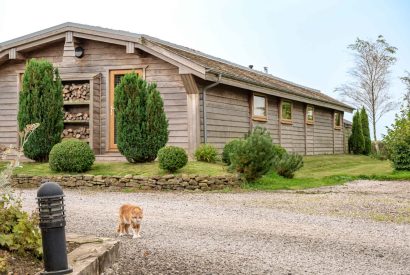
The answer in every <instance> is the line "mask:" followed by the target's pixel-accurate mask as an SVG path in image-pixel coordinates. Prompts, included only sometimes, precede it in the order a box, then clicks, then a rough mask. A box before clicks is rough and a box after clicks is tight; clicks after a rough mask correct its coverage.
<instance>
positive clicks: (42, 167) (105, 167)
mask: <svg viewBox="0 0 410 275" xmlns="http://www.w3.org/2000/svg"><path fill="white" fill-rule="evenodd" d="M14 173H15V174H21V175H23V174H24V175H33V176H46V175H66V174H70V173H56V172H53V171H51V170H50V167H49V165H48V163H33V162H30V163H23V167H22V168H17V169H16V170H15V172H14ZM227 173H228V172H227V167H226V166H223V165H220V164H216V163H205V162H196V161H190V162H188V164H187V165H186V166H185V167H184V168H182V169H181V170H179V171H178V172H177V173H176V174H188V175H209V176H214V175H224V174H227ZM72 174H75V173H72ZM85 174H88V175H107V176H109V175H110V176H125V175H140V176H155V175H165V174H166V172H165V171H164V170H161V169H160V168H159V167H158V162H150V163H143V164H132V163H128V162H110V163H109V162H96V163H94V165H93V166H92V168H91V170H90V171H88V172H86V173H85Z"/></svg>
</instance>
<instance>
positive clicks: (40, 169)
mask: <svg viewBox="0 0 410 275" xmlns="http://www.w3.org/2000/svg"><path fill="white" fill-rule="evenodd" d="M4 165H5V163H4V162H3V163H0V170H1V168H2V166H3V167H4ZM15 173H16V174H24V175H37V176H46V175H63V174H67V173H55V172H52V171H51V170H50V168H49V166H48V163H23V168H17V169H16V170H15ZM228 173H229V172H228V171H227V167H226V166H225V165H222V164H220V163H214V164H212V163H205V162H196V161H191V162H189V163H188V164H187V166H185V167H184V168H183V169H181V170H180V171H178V173H176V174H189V175H210V176H212V175H213V176H214V175H224V174H228ZM86 174H89V175H118V176H123V175H129V174H130V175H141V176H154V175H165V174H166V173H165V171H163V170H161V169H159V167H158V163H157V162H151V163H146V164H131V163H124V162H111V163H108V162H96V163H95V164H94V165H93V167H92V169H91V170H90V171H88V172H87V173H86ZM356 179H376V180H410V171H405V172H394V171H393V169H392V168H391V165H390V162H389V161H380V160H377V159H374V158H371V157H367V156H353V155H325V156H307V157H304V167H303V168H302V169H301V170H300V171H298V172H297V173H296V175H295V178H293V179H285V178H282V177H280V176H278V175H276V174H275V173H270V174H268V175H266V176H264V177H263V178H261V179H260V180H258V181H256V182H253V183H248V184H245V185H244V188H245V189H250V190H279V189H287V190H298V189H305V188H313V187H320V186H326V185H336V184H342V183H345V182H347V181H351V180H356Z"/></svg>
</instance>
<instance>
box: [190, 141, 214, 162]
mask: <svg viewBox="0 0 410 275" xmlns="http://www.w3.org/2000/svg"><path fill="white" fill-rule="evenodd" d="M217 157H218V151H217V150H216V148H215V146H213V145H212V144H201V145H200V146H199V147H198V149H196V151H195V159H196V160H197V161H204V162H216V160H217Z"/></svg>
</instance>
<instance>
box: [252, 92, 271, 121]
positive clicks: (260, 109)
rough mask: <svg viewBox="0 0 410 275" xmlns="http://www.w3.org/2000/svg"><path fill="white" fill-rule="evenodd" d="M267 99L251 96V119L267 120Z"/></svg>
mask: <svg viewBox="0 0 410 275" xmlns="http://www.w3.org/2000/svg"><path fill="white" fill-rule="evenodd" d="M266 104H267V99H266V96H263V95H253V106H252V119H254V120H262V121H266V120H267V107H266Z"/></svg>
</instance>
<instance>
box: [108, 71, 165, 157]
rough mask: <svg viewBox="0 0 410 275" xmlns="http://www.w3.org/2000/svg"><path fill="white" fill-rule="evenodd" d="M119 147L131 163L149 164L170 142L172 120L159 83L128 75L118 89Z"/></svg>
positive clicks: (116, 103) (132, 74)
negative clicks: (167, 112) (157, 87)
mask: <svg viewBox="0 0 410 275" xmlns="http://www.w3.org/2000/svg"><path fill="white" fill-rule="evenodd" d="M114 106H115V110H116V125H117V146H118V150H119V151H120V152H121V154H123V155H124V156H125V157H126V158H127V160H128V161H129V162H147V161H152V160H154V159H155V158H156V157H157V153H158V150H159V149H160V148H161V147H163V146H165V144H166V142H167V141H168V121H167V119H166V116H165V112H164V108H163V102H162V99H161V96H160V94H159V92H158V90H157V89H156V85H155V84H148V83H147V82H146V81H144V80H143V79H142V78H140V77H139V76H138V75H137V74H136V73H134V72H132V73H130V74H126V75H124V77H123V78H122V80H121V83H120V84H119V85H118V86H117V87H116V88H115V97H114Z"/></svg>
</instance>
